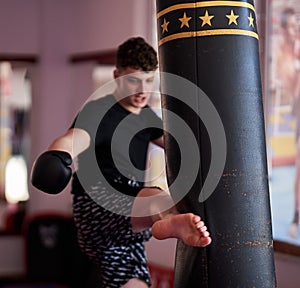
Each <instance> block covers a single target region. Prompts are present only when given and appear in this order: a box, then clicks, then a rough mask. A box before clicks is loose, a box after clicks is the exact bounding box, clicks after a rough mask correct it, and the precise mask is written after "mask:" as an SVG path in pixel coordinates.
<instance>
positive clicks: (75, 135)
mask: <svg viewBox="0 0 300 288" xmlns="http://www.w3.org/2000/svg"><path fill="white" fill-rule="evenodd" d="M89 146H90V136H89V134H88V133H87V132H86V131H85V130H83V129H80V128H72V129H70V130H69V131H68V132H67V133H66V134H64V135H63V136H61V137H59V138H57V139H55V140H54V141H53V142H52V143H51V145H50V146H49V147H48V150H60V151H65V152H67V153H69V154H70V155H71V157H72V159H73V160H74V159H75V158H76V157H77V156H78V155H79V154H80V153H82V152H83V151H84V150H86V149H87V148H88V147H89Z"/></svg>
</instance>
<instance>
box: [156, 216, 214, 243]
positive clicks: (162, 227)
mask: <svg viewBox="0 0 300 288" xmlns="http://www.w3.org/2000/svg"><path fill="white" fill-rule="evenodd" d="M152 235H153V236H154V237H155V238H156V239H159V240H163V239H167V238H178V239H181V240H182V241H183V242H184V243H185V244H186V245H189V246H198V247H205V246H207V245H209V244H210V243H211V238H210V236H209V232H208V231H207V227H206V226H205V225H204V222H203V221H201V218H200V216H197V215H195V214H192V213H187V214H176V215H172V216H171V217H169V218H166V219H162V220H158V221H156V222H155V223H154V224H153V226H152Z"/></svg>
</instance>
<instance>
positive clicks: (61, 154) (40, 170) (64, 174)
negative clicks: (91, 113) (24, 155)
mask: <svg viewBox="0 0 300 288" xmlns="http://www.w3.org/2000/svg"><path fill="white" fill-rule="evenodd" d="M89 145H90V136H89V134H88V133H87V132H86V131H84V130H83V129H78V128H73V129H70V130H69V131H68V132H67V133H66V134H65V135H63V136H61V137H59V138H57V139H56V140H54V141H53V142H52V144H51V145H50V146H49V148H48V150H47V151H46V152H44V153H42V154H41V155H40V156H39V157H38V158H37V160H36V161H35V163H34V164H33V167H32V172H31V183H32V185H33V186H35V187H36V188H38V189H39V190H41V191H44V192H46V193H49V194H57V193H59V192H61V191H62V190H64V189H65V187H66V186H67V185H68V183H69V181H70V179H71V177H72V169H71V167H70V166H71V164H72V161H73V159H74V158H75V157H77V156H78V155H79V154H80V153H81V152H83V151H84V150H85V149H87V148H88V147H89Z"/></svg>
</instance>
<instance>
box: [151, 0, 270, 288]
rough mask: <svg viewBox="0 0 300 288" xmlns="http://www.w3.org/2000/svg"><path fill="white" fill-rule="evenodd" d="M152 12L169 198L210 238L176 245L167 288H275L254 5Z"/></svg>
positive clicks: (190, 5) (170, 6)
mask: <svg viewBox="0 0 300 288" xmlns="http://www.w3.org/2000/svg"><path fill="white" fill-rule="evenodd" d="M156 3H157V21H158V22H157V23H158V26H157V27H158V46H159V59H160V72H161V75H160V79H161V92H162V108H163V119H164V125H165V130H166V131H167V132H166V135H165V141H166V142H165V145H166V166H167V177H168V182H169V185H170V192H171V194H172V196H173V198H174V200H175V202H176V203H177V207H178V209H179V211H180V212H194V213H196V214H199V215H200V216H201V217H202V218H203V219H204V220H205V222H206V225H207V226H208V229H209V231H210V233H211V236H212V244H211V245H210V246H208V247H206V248H195V247H188V246H186V245H185V244H184V243H183V242H181V241H179V242H178V245H177V251H176V264H175V288H193V287H197V288H199V287H212V288H218V287H220V288H224V287H230V288H232V287H257V288H262V287H276V277H275V268H274V258H273V257H274V255H273V241H272V226H271V214H270V201H269V190H268V175H267V173H268V172H267V160H266V145H265V144H266V143H265V131H264V117H263V104H262V89H261V78H260V77H261V75H260V66H259V47H258V38H259V37H258V34H257V27H256V15H255V8H254V4H253V1H252V0H249V1H183V0H181V1H180V0H157V2H156ZM183 122H184V123H185V124H184V123H183ZM187 130H189V131H187ZM195 145H196V146H197V148H196V149H195V147H194V146H195Z"/></svg>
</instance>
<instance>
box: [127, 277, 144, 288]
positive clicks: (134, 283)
mask: <svg viewBox="0 0 300 288" xmlns="http://www.w3.org/2000/svg"><path fill="white" fill-rule="evenodd" d="M121 288H149V286H148V284H146V283H145V282H144V281H143V280H141V279H138V278H133V279H130V280H129V281H128V282H127V283H126V284H125V285H123V286H121Z"/></svg>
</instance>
